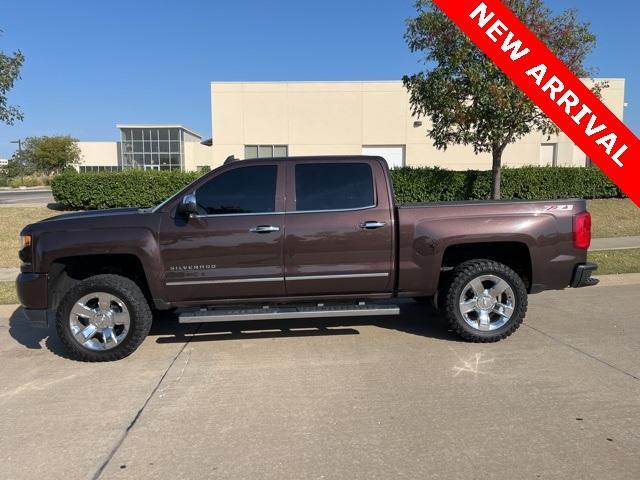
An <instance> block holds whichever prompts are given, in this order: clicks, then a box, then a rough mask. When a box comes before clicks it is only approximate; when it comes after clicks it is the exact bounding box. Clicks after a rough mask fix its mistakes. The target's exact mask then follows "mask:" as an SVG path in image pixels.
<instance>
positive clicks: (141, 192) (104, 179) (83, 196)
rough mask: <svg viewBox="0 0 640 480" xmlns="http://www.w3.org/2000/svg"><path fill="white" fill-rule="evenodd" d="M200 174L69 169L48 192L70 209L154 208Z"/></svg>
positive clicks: (57, 178)
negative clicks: (86, 171) (80, 171)
mask: <svg viewBox="0 0 640 480" xmlns="http://www.w3.org/2000/svg"><path fill="white" fill-rule="evenodd" d="M200 175H202V173H201V172H168V171H150V170H147V171H145V170H126V171H124V172H89V173H78V172H76V171H75V170H71V171H67V172H64V173H62V174H60V175H58V176H57V177H56V178H55V179H54V180H53V182H52V183H51V191H52V193H53V197H54V198H55V199H56V202H58V203H60V204H62V205H64V206H65V207H66V208H70V209H77V210H91V209H97V208H115V207H140V208H144V207H152V206H154V205H158V204H159V203H161V202H162V201H164V200H165V199H166V198H168V197H169V196H171V195H173V194H174V193H176V192H177V191H178V190H180V189H181V188H182V187H184V186H186V185H188V184H189V183H191V182H193V181H194V180H195V179H197V178H198V177H200Z"/></svg>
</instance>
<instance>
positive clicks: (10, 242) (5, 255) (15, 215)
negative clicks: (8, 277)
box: [0, 205, 63, 268]
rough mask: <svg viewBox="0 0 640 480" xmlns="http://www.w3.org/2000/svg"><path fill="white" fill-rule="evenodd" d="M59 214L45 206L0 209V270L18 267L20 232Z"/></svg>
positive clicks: (3, 207)
mask: <svg viewBox="0 0 640 480" xmlns="http://www.w3.org/2000/svg"><path fill="white" fill-rule="evenodd" d="M60 213H63V212H59V211H56V210H50V209H48V208H47V207H45V206H26V205H21V206H19V207H5V206H2V207H0V268H11V267H19V266H20V260H19V259H18V249H19V248H20V236H19V234H20V230H22V229H23V228H24V227H25V226H26V225H28V224H29V223H33V222H37V221H38V220H42V219H43V218H48V217H53V216H55V215H59V214H60Z"/></svg>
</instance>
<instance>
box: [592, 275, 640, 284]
mask: <svg viewBox="0 0 640 480" xmlns="http://www.w3.org/2000/svg"><path fill="white" fill-rule="evenodd" d="M594 278H597V279H598V280H600V283H599V284H598V285H597V287H614V286H619V285H638V284H640V273H623V274H619V275H598V274H597V273H596V274H595V275H594Z"/></svg>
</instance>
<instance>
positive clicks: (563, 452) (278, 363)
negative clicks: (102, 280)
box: [0, 284, 640, 480]
mask: <svg viewBox="0 0 640 480" xmlns="http://www.w3.org/2000/svg"><path fill="white" fill-rule="evenodd" d="M637 292H638V284H635V285H621V286H603V287H595V288H590V289H583V290H574V291H565V292H550V293H545V294H542V295H538V296H534V297H532V298H531V306H530V310H529V312H530V314H529V316H528V319H527V321H526V324H525V325H524V326H523V327H522V328H521V329H520V330H519V331H518V332H517V333H516V334H515V335H514V336H513V337H511V338H509V339H508V340H507V341H504V342H501V343H497V344H490V345H475V344H468V343H463V342H460V341H458V339H457V338H456V337H454V336H452V335H451V334H450V333H449V332H448V331H447V328H446V326H445V324H444V322H443V321H442V320H441V319H439V318H438V317H437V316H435V314H434V313H433V312H432V311H431V310H430V309H428V308H426V307H422V306H418V305H416V304H414V303H412V302H410V301H407V302H406V303H404V304H403V309H404V312H405V315H404V316H403V317H401V318H392V319H379V318H378V319H371V320H366V319H365V320H363V319H357V320H355V321H352V320H349V319H344V320H331V321H324V322H319V321H308V320H307V321H287V322H277V323H274V324H269V325H267V324H259V323H246V322H245V323H235V324H218V325H207V326H205V325H203V326H200V327H198V326H189V327H184V326H177V325H176V324H175V321H174V320H173V319H171V318H167V319H164V320H162V321H160V322H158V325H157V326H156V327H155V329H154V331H153V333H152V335H151V336H150V337H149V338H148V339H147V341H146V342H145V343H144V344H143V345H142V347H141V349H140V350H139V351H138V352H137V353H136V354H134V355H133V356H132V357H130V358H128V359H126V360H124V361H120V362H117V363H110V364H83V363H77V362H74V361H71V360H68V359H66V358H64V355H63V353H62V351H61V348H60V343H59V342H58V340H57V339H56V338H55V336H54V337H49V336H48V335H49V333H50V332H46V331H45V332H39V331H38V330H35V329H31V328H30V327H28V326H26V325H25V324H24V323H23V319H22V313H21V312H20V311H19V310H16V311H14V310H15V307H12V308H10V309H6V308H5V309H4V310H0V317H1V318H2V320H0V362H1V363H0V364H1V365H2V367H1V368H0V409H1V411H2V415H1V416H0V435H1V440H2V443H1V445H2V448H1V449H0V477H2V478H13V479H18V478H61V479H62V478H65V479H66V478H98V477H99V478H113V479H118V478H132V479H140V478H170V479H175V478H224V479H253V478H255V479H261V480H262V479H278V480H281V479H294V478H296V479H297V478H313V479H320V478H325V479H367V480H369V479H385V480H387V479H395V478H415V479H425V478H453V479H467V478H469V479H470V478H474V479H481V478H487V479H489V478H492V479H494V478H505V479H514V478H518V479H520V478H523V479H527V478H532V479H537V478H554V479H556V478H581V479H591V478H592V479H598V480H601V479H605V478H606V479H614V478H615V479H624V478H629V479H637V478H640V455H638V452H640V415H639V413H640V329H639V328H638V320H639V316H638V308H637V305H636V302H635V298H636V295H637ZM3 312H4V313H3Z"/></svg>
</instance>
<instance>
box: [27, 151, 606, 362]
mask: <svg viewBox="0 0 640 480" xmlns="http://www.w3.org/2000/svg"><path fill="white" fill-rule="evenodd" d="M21 236H22V248H21V250H20V258H21V260H22V267H21V274H20V276H19V277H18V280H17V288H18V294H19V297H20V301H21V303H22V305H23V306H24V311H25V314H26V317H27V318H28V319H29V320H30V321H31V322H32V323H33V324H35V325H41V326H47V325H48V323H49V322H50V321H51V322H53V323H55V325H56V329H57V332H58V335H59V336H60V338H61V340H62V342H63V343H64V344H65V345H66V347H67V348H68V349H69V351H70V353H71V355H72V356H73V357H74V358H77V359H80V360H86V361H106V360H116V359H119V358H122V357H125V356H127V355H129V354H130V353H132V352H133V351H134V350H135V349H136V348H137V347H138V346H139V345H140V343H141V342H142V341H143V340H144V338H145V336H146V335H147V333H148V332H149V328H150V327H151V322H152V319H153V312H154V311H157V310H169V309H177V312H178V315H179V321H180V322H181V323H200V322H218V321H231V320H257V319H264V320H272V319H283V318H299V317H347V316H373V315H396V314H399V313H400V309H399V308H398V306H397V305H394V304H392V303H390V302H389V299H391V298H403V297H409V298H415V299H417V300H419V301H421V300H425V299H432V300H434V303H435V305H436V306H437V308H439V309H440V310H441V311H442V312H443V313H444V314H445V315H446V317H447V319H448V321H449V323H450V325H451V327H452V328H453V329H454V330H455V331H456V332H458V333H459V334H460V335H461V336H462V337H464V338H465V339H467V340H470V341H474V342H493V341H497V340H500V339H503V338H505V337H507V336H509V335H510V334H511V333H513V332H514V331H515V330H516V329H517V328H518V327H519V325H520V324H521V323H522V320H523V318H524V316H525V313H526V310H527V295H528V294H529V293H537V292H541V291H543V290H549V289H564V288H566V287H569V286H571V287H582V286H588V285H593V284H595V283H597V280H595V279H593V278H591V273H592V272H593V271H594V270H596V268H597V267H596V265H594V264H590V263H587V249H588V248H589V244H590V241H591V218H590V215H589V213H588V212H587V211H586V203H585V201H584V200H561V201H549V200H544V201H476V202H452V203H433V204H409V205H396V204H395V201H394V195H393V187H392V184H391V180H390V177H389V171H388V168H387V164H386V162H385V161H384V159H382V158H379V157H357V156H353V157H313V158H311V157H305V158H302V157H301V158H286V159H268V160H247V161H240V162H234V163H231V164H228V165H224V166H223V167H221V168H218V169H217V170H215V171H213V172H211V173H209V174H207V175H205V176H203V177H202V178H200V179H198V180H196V181H195V182H194V183H192V184H191V185H189V186H188V187H186V188H184V189H183V190H182V191H180V192H178V193H177V194H176V195H174V196H173V197H171V198H169V199H168V200H166V201H165V202H163V203H162V204H160V205H158V206H157V207H155V208H151V209H131V208H128V209H113V210H104V211H89V212H81V213H70V214H65V215H60V216H57V217H54V218H50V219H47V220H43V221H41V222H38V223H35V224H32V225H29V226H27V227H26V228H24V230H23V231H22V233H21ZM381 301H382V302H381Z"/></svg>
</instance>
